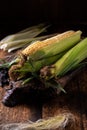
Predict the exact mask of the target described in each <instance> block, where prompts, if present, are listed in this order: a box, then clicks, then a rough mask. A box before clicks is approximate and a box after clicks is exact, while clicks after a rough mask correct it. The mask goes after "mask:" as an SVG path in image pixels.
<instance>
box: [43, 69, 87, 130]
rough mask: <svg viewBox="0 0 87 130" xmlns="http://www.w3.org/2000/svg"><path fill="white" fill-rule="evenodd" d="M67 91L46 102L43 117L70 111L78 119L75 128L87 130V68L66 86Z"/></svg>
mask: <svg viewBox="0 0 87 130" xmlns="http://www.w3.org/2000/svg"><path fill="white" fill-rule="evenodd" d="M66 91H67V94H64V93H61V94H60V95H59V96H58V97H57V98H55V99H53V100H51V101H49V102H47V103H46V104H44V106H43V118H46V117H50V116H56V115H58V114H59V113H66V112H69V113H72V114H73V115H74V116H75V118H76V119H77V121H78V123H77V124H76V125H77V127H76V129H75V130H87V100H86V98H87V69H85V70H83V71H82V72H81V73H79V74H78V75H76V76H75V77H74V79H73V80H72V82H70V83H69V84H68V85H67V86H66Z"/></svg>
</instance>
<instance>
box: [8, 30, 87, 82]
mask: <svg viewBox="0 0 87 130" xmlns="http://www.w3.org/2000/svg"><path fill="white" fill-rule="evenodd" d="M81 34H82V32H81V31H80V30H79V31H72V30H70V31H66V32H64V33H61V34H58V35H56V36H53V37H51V38H48V39H45V40H39V41H36V42H34V43H32V44H30V45H29V46H27V47H26V48H25V49H23V50H22V51H21V52H20V53H19V55H18V56H17V58H16V59H15V60H14V61H12V62H11V63H12V64H10V67H9V77H10V80H13V81H18V80H20V79H22V80H23V79H24V83H25V82H29V81H30V80H32V79H33V78H37V79H39V80H42V79H43V80H44V82H49V81H52V80H53V81H54V80H55V78H57V77H58V78H60V77H62V76H64V75H65V74H67V72H69V71H72V70H74V69H76V68H77V67H79V66H80V64H81V63H82V61H83V60H84V59H86V58H87V38H84V39H82V38H81ZM14 63H15V64H14Z"/></svg>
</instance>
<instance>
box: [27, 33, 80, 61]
mask: <svg viewBox="0 0 87 130" xmlns="http://www.w3.org/2000/svg"><path fill="white" fill-rule="evenodd" d="M67 32H68V31H67ZM67 32H65V33H67ZM81 34H82V32H81V31H76V32H75V33H74V34H72V35H70V36H67V37H66V38H63V39H62V40H58V41H56V42H55V43H53V44H48V45H46V46H44V47H43V46H42V48H40V49H37V50H35V51H34V52H33V53H31V54H29V57H30V58H31V59H32V60H39V59H43V58H46V57H50V56H53V55H56V54H59V53H61V52H63V51H65V50H66V51H67V50H68V49H70V48H72V47H73V46H74V45H75V44H77V43H78V42H79V41H80V39H81ZM60 35H61V34H60ZM54 40H55V38H54ZM45 42H49V40H48V39H47V41H45ZM45 42H44V43H45ZM44 43H43V42H42V43H41V44H44ZM38 46H39V45H38Z"/></svg>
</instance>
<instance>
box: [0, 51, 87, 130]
mask: <svg viewBox="0 0 87 130" xmlns="http://www.w3.org/2000/svg"><path fill="white" fill-rule="evenodd" d="M3 54H4V55H6V53H3V52H1V51H0V58H1V57H3V56H4V55H3ZM65 90H66V91H67V94H64V93H61V94H60V95H58V97H56V98H55V99H52V100H49V101H48V102H46V103H44V104H43V106H42V108H41V106H39V105H38V102H37V106H36V105H35V106H34V104H33V105H32V106H29V105H19V106H16V107H14V108H8V107H5V106H4V105H3V104H2V103H1V101H2V98H3V95H4V93H5V92H4V89H2V88H0V124H2V123H12V122H26V121H28V120H29V119H31V120H33V121H34V120H37V119H38V118H41V117H42V118H46V117H50V116H52V117H53V116H55V115H58V114H59V113H65V112H70V113H72V114H74V116H75V117H76V118H77V121H78V124H77V128H76V130H87V69H86V68H85V69H84V70H83V71H82V72H80V74H78V75H76V76H75V77H74V78H73V80H72V82H70V83H69V84H68V85H67V86H66V88H65ZM35 104H36V103H35Z"/></svg>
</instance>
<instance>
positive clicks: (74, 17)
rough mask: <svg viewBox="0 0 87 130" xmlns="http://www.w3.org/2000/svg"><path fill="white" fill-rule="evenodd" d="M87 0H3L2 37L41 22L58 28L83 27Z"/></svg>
mask: <svg viewBox="0 0 87 130" xmlns="http://www.w3.org/2000/svg"><path fill="white" fill-rule="evenodd" d="M86 3H87V2H86V0H2V1H0V38H2V37H4V36H6V35H7V34H10V33H14V32H17V31H19V30H21V29H23V28H26V27H28V26H31V25H34V24H38V23H41V22H48V23H51V24H52V25H53V26H54V28H57V29H60V28H61V29H62V28H63V29H64V28H66V29H68V28H72V29H73V28H75V29H80V28H81V29H82V30H86V27H87V26H86V25H87V4H86Z"/></svg>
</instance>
